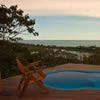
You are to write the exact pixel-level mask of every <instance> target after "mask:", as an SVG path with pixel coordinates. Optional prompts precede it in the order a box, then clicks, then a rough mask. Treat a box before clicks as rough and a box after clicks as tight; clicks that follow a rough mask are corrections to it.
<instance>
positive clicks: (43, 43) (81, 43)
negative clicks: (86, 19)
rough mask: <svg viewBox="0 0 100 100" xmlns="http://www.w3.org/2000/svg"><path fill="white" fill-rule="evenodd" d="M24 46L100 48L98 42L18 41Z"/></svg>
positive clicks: (99, 42) (99, 41)
mask: <svg viewBox="0 0 100 100" xmlns="http://www.w3.org/2000/svg"><path fill="white" fill-rule="evenodd" d="M19 42H21V43H25V44H35V45H37V44H39V45H45V46H48V45H49V46H54V45H55V46H64V47H76V46H86V47H88V46H96V47H100V40H23V41H19Z"/></svg>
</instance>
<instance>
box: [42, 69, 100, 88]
mask: <svg viewBox="0 0 100 100" xmlns="http://www.w3.org/2000/svg"><path fill="white" fill-rule="evenodd" d="M42 81H43V83H44V85H45V86H46V87H48V88H53V89H57V90H79V89H97V90H99V89H100V71H83V70H60V71H55V72H49V73H47V77H46V78H44V79H43V80H42Z"/></svg>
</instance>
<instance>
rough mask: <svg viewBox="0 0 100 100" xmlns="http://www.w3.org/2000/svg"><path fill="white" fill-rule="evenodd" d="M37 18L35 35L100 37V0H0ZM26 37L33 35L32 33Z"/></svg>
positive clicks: (90, 38) (78, 37) (55, 37)
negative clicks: (37, 32) (16, 6)
mask: <svg viewBox="0 0 100 100" xmlns="http://www.w3.org/2000/svg"><path fill="white" fill-rule="evenodd" d="M0 3H1V4H5V5H7V6H10V5H15V4H17V5H18V7H19V8H21V9H23V10H24V11H25V13H29V14H30V15H31V16H33V17H32V18H36V25H35V28H36V30H37V31H39V33H40V36H39V37H34V39H62V40H63V39H65V40H67V39H68V40H70V39H71V40H73V39H74V40H77V39H79V40H81V39H82V40H84V39H85V40H87V39H88V40H97V39H100V0H0ZM24 37H25V39H32V37H31V36H29V37H26V36H24Z"/></svg>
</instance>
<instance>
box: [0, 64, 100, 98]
mask: <svg viewBox="0 0 100 100" xmlns="http://www.w3.org/2000/svg"><path fill="white" fill-rule="evenodd" d="M64 69H78V70H90V71H100V66H96V65H84V64H65V65H61V66H56V67H52V68H47V69H45V70H44V72H45V73H47V72H52V71H56V70H64ZM20 78H21V77H20V76H15V77H10V78H7V79H5V80H3V81H2V84H3V92H2V95H0V100H100V90H73V91H72V90H71V91H61V90H59V91H58V90H53V89H50V90H49V92H48V93H46V92H45V91H44V90H43V89H41V88H40V87H38V86H37V84H35V83H34V84H32V85H30V86H29V87H28V88H27V90H26V92H25V94H24V96H23V97H22V98H18V96H17V95H18V91H17V85H18V83H19V81H20Z"/></svg>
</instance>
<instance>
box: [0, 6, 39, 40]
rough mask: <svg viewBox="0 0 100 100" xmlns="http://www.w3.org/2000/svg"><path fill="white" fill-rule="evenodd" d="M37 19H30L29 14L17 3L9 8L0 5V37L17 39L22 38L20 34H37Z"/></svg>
mask: <svg viewBox="0 0 100 100" xmlns="http://www.w3.org/2000/svg"><path fill="white" fill-rule="evenodd" d="M34 25H35V20H33V19H30V17H29V15H28V14H26V15H25V14H24V11H23V10H21V9H18V7H17V5H15V6H10V7H9V8H7V7H6V6H5V5H1V6H0V39H2V40H10V41H16V40H20V39H22V38H21V37H19V35H20V34H25V32H27V33H32V34H33V35H34V36H37V35H38V33H37V32H35V29H34Z"/></svg>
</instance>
